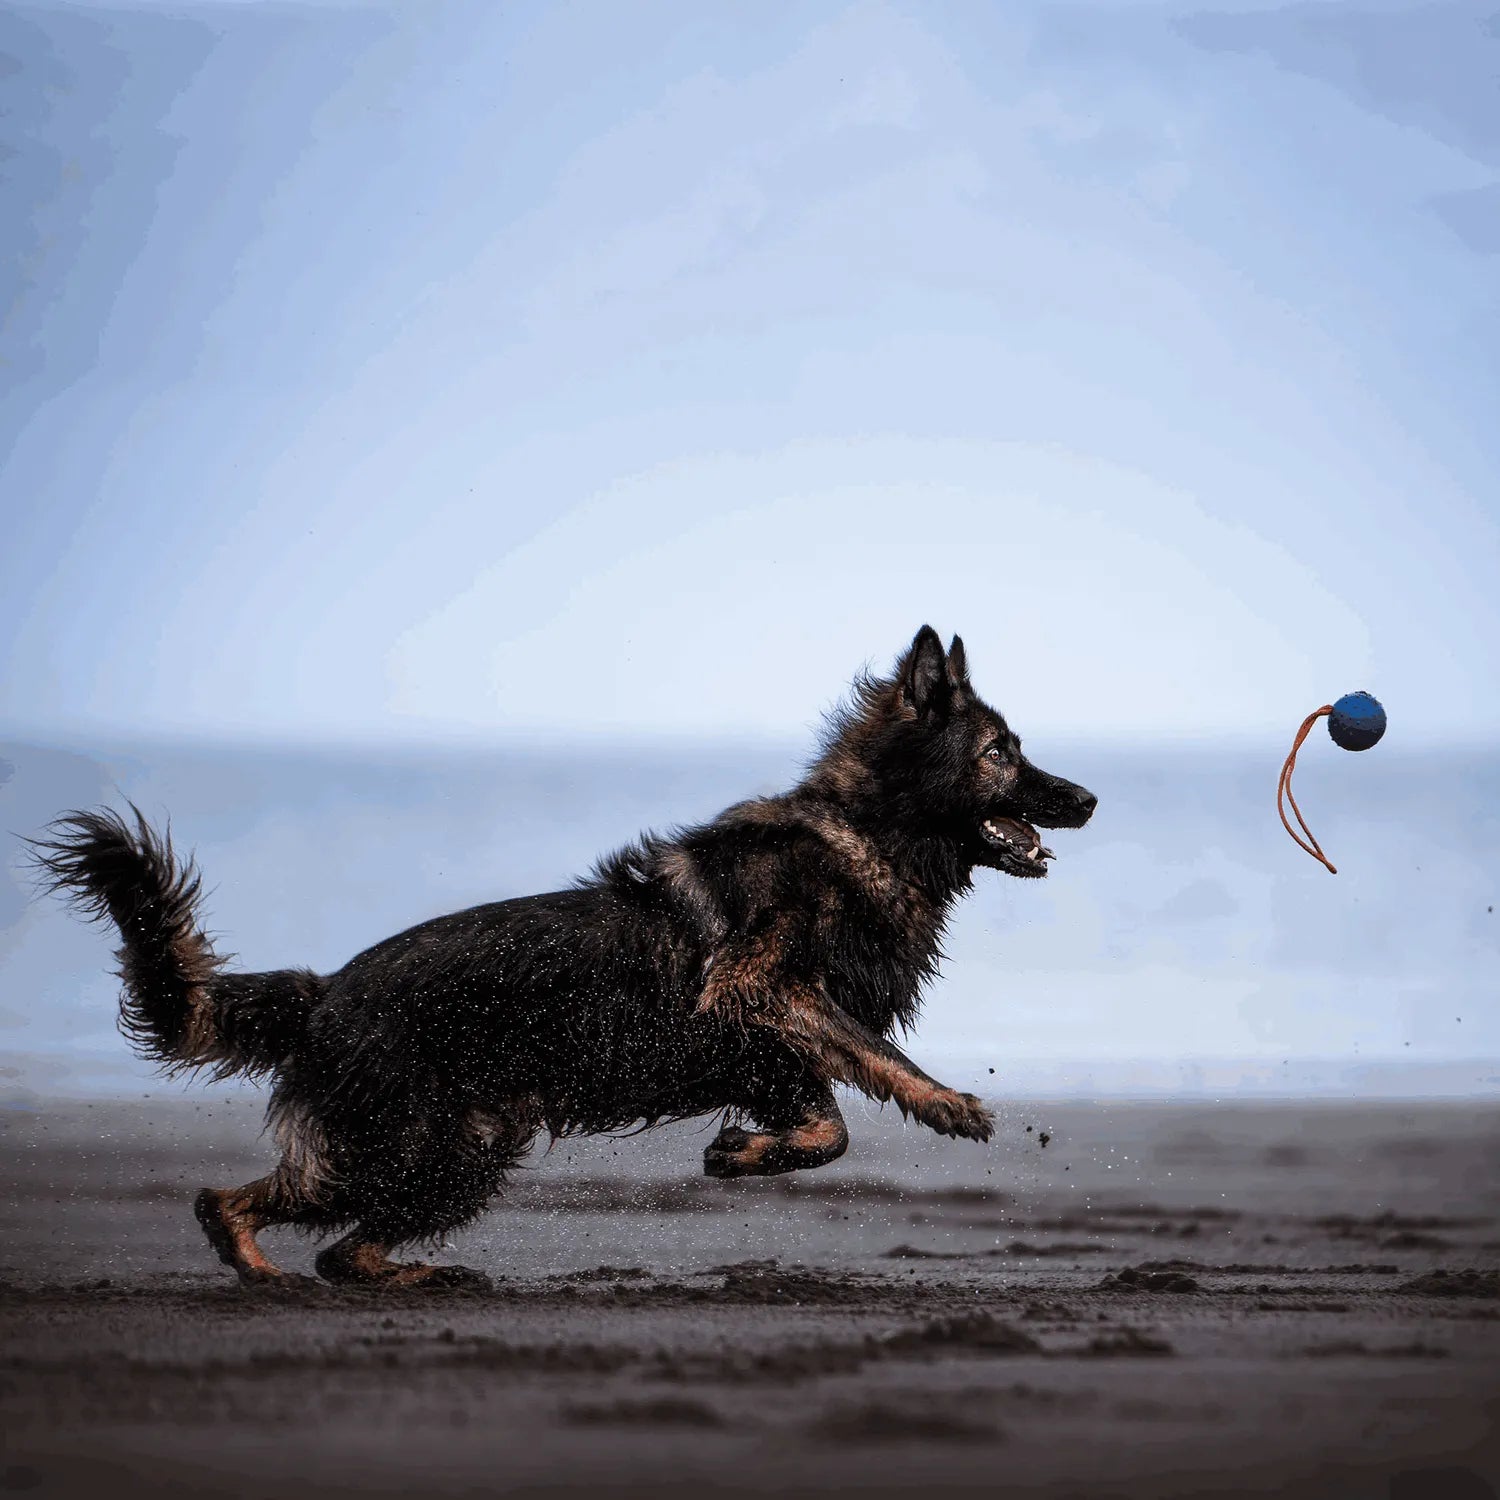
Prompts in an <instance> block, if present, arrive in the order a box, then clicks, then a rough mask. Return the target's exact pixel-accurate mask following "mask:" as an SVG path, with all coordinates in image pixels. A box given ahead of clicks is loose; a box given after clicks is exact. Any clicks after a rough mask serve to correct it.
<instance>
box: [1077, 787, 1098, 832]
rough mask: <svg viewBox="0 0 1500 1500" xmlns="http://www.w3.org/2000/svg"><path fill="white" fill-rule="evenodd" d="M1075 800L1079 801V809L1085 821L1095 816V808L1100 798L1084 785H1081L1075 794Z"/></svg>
mask: <svg viewBox="0 0 1500 1500" xmlns="http://www.w3.org/2000/svg"><path fill="white" fill-rule="evenodd" d="M1074 800H1075V801H1076V802H1077V803H1078V811H1079V814H1080V815H1081V816H1082V818H1083V821H1084V822H1085V823H1087V822H1088V820H1089V819H1090V818H1092V817H1093V816H1094V809H1095V808H1096V807H1098V805H1099V799H1098V798H1097V797H1096V796H1095V795H1094V794H1093V793H1092V792H1089V791H1085V790H1084V789H1083V787H1079V788H1078V791H1077V792H1076V793H1075V794H1074Z"/></svg>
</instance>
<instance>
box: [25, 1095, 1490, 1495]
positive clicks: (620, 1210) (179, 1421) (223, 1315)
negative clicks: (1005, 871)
mask: <svg viewBox="0 0 1500 1500" xmlns="http://www.w3.org/2000/svg"><path fill="white" fill-rule="evenodd" d="M849 1113H850V1116H851V1118H850V1124H851V1129H852V1131H853V1133H854V1135H855V1145H854V1147H853V1148H852V1149H851V1152H850V1154H849V1156H848V1157H847V1158H846V1159H845V1160H844V1161H842V1162H840V1163H838V1164H837V1165H836V1166H834V1167H832V1168H829V1169H825V1170H824V1171H823V1172H820V1173H814V1174H808V1175H806V1176H802V1177H797V1178H787V1179H779V1180H777V1181H774V1182H762V1183H750V1184H743V1183H742V1184H726V1183H718V1182H710V1181H708V1180H706V1179H703V1178H702V1177H701V1176H699V1175H698V1156H699V1153H701V1150H702V1147H703V1144H704V1142H705V1140H706V1139H707V1136H706V1135H705V1134H704V1133H702V1132H701V1131H698V1130H694V1129H677V1130H673V1131H668V1132H658V1133H655V1134H653V1135H650V1136H646V1137H641V1138H638V1139H634V1140H626V1141H619V1142H609V1141H589V1142H580V1143H563V1144H560V1145H559V1146H557V1147H556V1148H554V1150H553V1151H552V1152H551V1153H550V1155H547V1156H545V1157H539V1158H537V1159H536V1161H535V1164H534V1167H532V1168H528V1169H527V1170H525V1171H524V1172H523V1173H522V1174H521V1176H520V1179H519V1181H518V1183H517V1186H516V1188H515V1190H514V1191H513V1193H512V1194H511V1196H510V1198H509V1200H508V1202H507V1203H506V1204H505V1205H503V1206H501V1207H500V1208H498V1209H497V1210H496V1211H495V1212H494V1213H492V1214H491V1215H490V1216H489V1217H488V1218H487V1219H486V1220H485V1221H484V1222H483V1223H482V1224H481V1225H479V1226H478V1227H477V1228H476V1229H475V1230H473V1231H472V1232H470V1233H469V1234H467V1235H465V1236H462V1237H461V1238H460V1239H459V1241H458V1242H457V1243H456V1244H455V1245H454V1246H453V1247H451V1248H447V1249H444V1250H443V1251H442V1252H440V1255H439V1257H438V1258H440V1259H443V1260H450V1261H458V1262H462V1263H466V1264H470V1265H477V1266H479V1267H481V1268H483V1269H484V1270H486V1271H487V1272H489V1273H490V1274H491V1275H492V1276H494V1277H495V1279H496V1290H495V1291H494V1292H493V1293H492V1294H483V1295H477V1294H458V1293H451V1292H450V1293H443V1292H431V1293H420V1292H405V1293H388V1294H372V1293H356V1292H348V1291H335V1290H333V1289H325V1288H321V1287H319V1288H314V1289H311V1290H301V1289H299V1290H292V1291H287V1292H277V1291H273V1290H255V1291H242V1290H241V1289H239V1288H238V1287H236V1286H235V1285H234V1284H233V1283H232V1282H226V1279H225V1275H224V1274H223V1273H221V1272H220V1270H219V1268H218V1267H217V1266H216V1264H215V1263H214V1262H213V1261H212V1259H211V1257H210V1256H209V1253H208V1251H207V1249H206V1247H205V1246H204V1244H203V1242H202V1240H201V1239H200V1237H199V1235H198V1232H197V1230H196V1228H195V1227H194V1225H193V1224H192V1219H191V1213H190V1211H189V1207H188V1201H189V1198H190V1196H191V1192H192V1190H194V1189H195V1188H197V1187H198V1186H200V1185H202V1184H204V1183H214V1184H224V1183H229V1182H237V1181H240V1180H243V1179H245V1178H247V1177H249V1176H252V1175H255V1174H256V1173H258V1172H259V1171H260V1170H263V1163H264V1161H265V1152H264V1148H263V1146H262V1144H261V1143H260V1142H259V1141H258V1140H257V1138H256V1128H257V1106H256V1104H255V1103H254V1102H253V1101H251V1100H248V1099H243V1098H240V1099H231V1100H224V1099H218V1100H214V1101H210V1102H204V1101H203V1099H202V1096H198V1097H197V1099H196V1100H195V1099H194V1098H193V1097H192V1096H189V1098H188V1099H186V1100H185V1099H183V1098H181V1097H176V1098H168V1099H162V1098H154V1099H150V1100H138V1101H134V1102H132V1103H130V1104H128V1105H120V1104H112V1105H97V1106H94V1107H92V1108H89V1107H85V1106H83V1105H79V1104H66V1105H64V1104H57V1105H50V1106H48V1105H41V1106H36V1107H34V1108H12V1109H8V1110H4V1111H3V1112H0V1121H3V1127H4V1133H3V1137H0V1276H3V1290H0V1351H3V1377H0V1492H8V1491H15V1492H17V1493H25V1494H30V1495H35V1496H38V1497H50V1496H56V1495H73V1494H91V1495H101V1494H109V1495H111V1496H135V1495H200V1494H202V1495H208V1494H213V1495H218V1496H242V1495H243V1496H266V1495H271V1494H275V1493H285V1494H294V1495H313V1496H322V1495H336V1494H340V1495H341V1494H350V1495H353V1494H370V1493H374V1494H412V1495H449V1494H464V1493H501V1492H518V1491H519V1492H525V1491H540V1490H550V1491H553V1492H573V1493H580V1492H585V1491H590V1492H592V1491H598V1490H608V1491H612V1492H615V1493H636V1494H643V1495H644V1494H651V1495H657V1496H661V1495H675V1494H682V1495H687V1494H695V1495H696V1494H701V1493H704V1492H707V1491H715V1492H722V1493H735V1492H747V1493H748V1492H755V1491H765V1490H773V1491H777V1492H780V1493H781V1494H783V1495H802V1494H807V1495H812V1494H826V1493H828V1492H829V1491H830V1490H835V1489H859V1490H861V1491H863V1492H865V1493H868V1494H896V1493H917V1492H919V1491H921V1492H926V1491H930V1490H934V1489H937V1488H939V1487H941V1488H942V1489H943V1490H944V1491H946V1492H949V1493H952V1492H955V1491H957V1492H967V1491H973V1492H976V1493H978V1492H981V1491H982V1492H984V1493H987V1494H991V1495H994V1494H1010V1493H1018V1494H1042V1495H1052V1496H1075V1497H1079V1500H1084V1497H1096V1496H1098V1497H1107V1496H1125V1495H1129V1496H1152V1497H1157V1496H1160V1497H1164V1500H1168V1497H1176V1496H1185V1495H1198V1494H1237V1495H1238V1494H1265V1495H1308V1496H1313V1495H1316V1496H1319V1497H1339V1500H1342V1497H1346V1496H1347V1497H1364V1496H1369V1497H1371V1500H1377V1497H1378V1500H1387V1497H1393V1500H1419V1497H1420V1500H1429V1497H1430V1500H1468V1497H1479V1496H1485V1495H1494V1494H1495V1493H1497V1479H1500V1269H1497V1268H1500V1109H1497V1108H1496V1107H1495V1106H1493V1105H1489V1104H1486V1105H1483V1106H1474V1105H1471V1106H1463V1107H1459V1106H1452V1107H1447V1106H1432V1105H1412V1106H1406V1105H1386V1106H1371V1105H1358V1106H1356V1105H1339V1106H1332V1105H1330V1106H1309V1105H1293V1104H1286V1105H1276V1104H1269V1105H1266V1104H1258V1105H1222V1106H1210V1105H1192V1106H1186V1105H1183V1106H1165V1105H1152V1106H1148V1105H1105V1104H1091V1103H1058V1104H1051V1105H1025V1106H1014V1107H1012V1108H1010V1109H1009V1110H1008V1111H1007V1113H1006V1115H1005V1118H1004V1121H1003V1127H1002V1131H1001V1135H1000V1138H999V1139H998V1141H997V1142H996V1143H995V1144H994V1145H993V1146H991V1147H990V1148H987V1149H985V1148H980V1147H976V1146H973V1145H969V1144H966V1143H950V1142H940V1141H937V1140H935V1139H934V1138H933V1137H931V1136H929V1135H927V1134H925V1133H924V1132H921V1131H918V1130H916V1129H912V1128H904V1127H902V1126H900V1124H899V1122H898V1121H896V1120H894V1119H893V1118H892V1117H891V1116H889V1115H886V1116H880V1115H877V1114H875V1113H874V1112H873V1111H871V1110H868V1109H865V1108H864V1107H863V1106H861V1105H860V1104H858V1103H853V1104H851V1107H850V1111H849ZM1028 1125H1029V1126H1030V1127H1031V1129H1030V1130H1029V1131H1028V1130H1027V1128H1026V1127H1027V1126H1028ZM1044 1130H1045V1131H1047V1132H1048V1135H1049V1139H1048V1144H1047V1146H1046V1147H1043V1146H1042V1145H1041V1144H1040V1138H1041V1134H1042V1132H1043V1131H1044ZM268 1243H269V1244H270V1246H271V1248H272V1251H273V1254H275V1255H277V1256H278V1257H279V1258H280V1259H281V1260H282V1261H283V1263H284V1264H285V1265H286V1266H287V1267H288V1268H290V1269H296V1270H302V1271H306V1270H308V1269H309V1267H310V1260H311V1253H312V1246H311V1245H309V1244H308V1243H305V1242H302V1241H299V1240H297V1239H296V1238H295V1237H293V1236H282V1237H280V1238H278V1237H276V1236H268Z"/></svg>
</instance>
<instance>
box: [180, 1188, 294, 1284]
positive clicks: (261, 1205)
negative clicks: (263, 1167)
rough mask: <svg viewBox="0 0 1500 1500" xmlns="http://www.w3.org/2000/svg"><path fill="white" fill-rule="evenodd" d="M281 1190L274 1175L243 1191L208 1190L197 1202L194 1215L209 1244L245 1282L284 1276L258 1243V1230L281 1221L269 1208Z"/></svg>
mask: <svg viewBox="0 0 1500 1500" xmlns="http://www.w3.org/2000/svg"><path fill="white" fill-rule="evenodd" d="M279 1191H280V1184H279V1182H278V1181H277V1176H276V1173H274V1172H273V1173H271V1174H270V1176H268V1177H262V1178H260V1179H259V1181H257V1182H251V1183H247V1184H246V1185H245V1186H244V1187H242V1188H204V1189H203V1191H202V1192H201V1193H199V1194H198V1196H197V1198H196V1199H195V1200H194V1203H193V1212H194V1213H195V1214H196V1215H197V1216H198V1223H199V1224H200V1225H202V1227H203V1232H204V1234H205V1235H207V1236H208V1242H209V1244H210V1245H212V1246H213V1248H214V1250H215V1251H216V1252H217V1254H218V1257H219V1259H220V1260H222V1261H223V1262H224V1264H225V1265H226V1266H233V1267H234V1269H235V1271H236V1272H238V1273H239V1277H240V1279H241V1280H242V1281H253V1280H255V1279H256V1278H258V1277H263V1276H280V1275H281V1274H282V1272H281V1269H280V1268H279V1267H278V1266H276V1265H274V1264H273V1263H272V1262H271V1260H270V1259H269V1258H268V1257H267V1256H266V1253H265V1252H264V1251H263V1250H262V1249H261V1248H260V1246H259V1245H258V1244H256V1242H255V1235H256V1232H257V1231H258V1230H260V1229H263V1228H264V1227H265V1226H266V1225H267V1224H269V1223H275V1222H277V1216H276V1214H275V1213H274V1212H272V1211H268V1209H269V1206H270V1205H271V1204H272V1203H274V1202H275V1201H276V1199H277V1198H278V1196H279Z"/></svg>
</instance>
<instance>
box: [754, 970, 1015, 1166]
mask: <svg viewBox="0 0 1500 1500" xmlns="http://www.w3.org/2000/svg"><path fill="white" fill-rule="evenodd" d="M740 1015H741V1016H742V1018H743V1020H744V1022H745V1023H746V1024H748V1025H751V1026H765V1027H768V1028H770V1029H771V1030H773V1031H775V1032H776V1033H777V1035H778V1036H780V1037H781V1038H782V1040H783V1041H785V1042H786V1043H787V1045H788V1046H790V1047H792V1048H793V1049H795V1050H796V1051H797V1052H799V1053H801V1054H802V1055H803V1056H805V1057H807V1058H809V1059H810V1060H811V1061H812V1063H813V1065H814V1066H815V1067H816V1069H817V1071H818V1073H819V1076H821V1077H822V1078H824V1079H826V1080H828V1081H829V1082H839V1083H847V1084H852V1085H853V1087H855V1088H857V1089H858V1090H859V1091H860V1092H861V1093H863V1094H867V1095H869V1097H870V1098H872V1099H879V1100H881V1101H882V1102H883V1101H885V1100H887V1099H890V1100H893V1101H894V1103H895V1105H896V1108H897V1109H899V1110H900V1111H901V1113H902V1114H903V1115H909V1116H910V1117H911V1118H912V1119H914V1120H918V1121H920V1122H921V1123H922V1124H923V1125H926V1126H927V1127H928V1129H929V1130H935V1131H937V1133H938V1134H939V1135H951V1136H963V1137H965V1138H967V1139H968V1140H971V1141H987V1140H989V1138H990V1137H991V1136H992V1135H993V1134H994V1131H995V1117H994V1116H993V1115H992V1114H991V1113H990V1111H989V1110H988V1109H987V1108H986V1107H985V1105H984V1103H983V1102H982V1101H981V1100H979V1099H978V1098H976V1097H975V1096H974V1095H973V1094H961V1093H959V1092H958V1091H957V1090H956V1089H950V1088H945V1087H944V1086H943V1085H942V1084H940V1083H938V1082H937V1080H936V1079H934V1078H929V1077H928V1075H927V1074H926V1073H924V1072H923V1071H922V1070H921V1069H920V1068H919V1067H918V1066H917V1065H916V1064H915V1063H914V1062H913V1061H912V1060H911V1059H910V1058H909V1057H907V1056H905V1055H904V1054H903V1053H902V1052H901V1051H900V1049H899V1048H897V1047H894V1046H892V1045H891V1043H890V1042H888V1041H886V1040H885V1038H884V1037H881V1036H877V1035H876V1034H875V1033H874V1032H873V1031H871V1030H870V1029H869V1028H868V1027H866V1026H862V1025H861V1024H860V1023H859V1022H858V1021H856V1020H855V1019H854V1017H853V1016H851V1015H850V1014H849V1013H848V1012H847V1011H846V1010H844V1009H843V1008H842V1007H841V1006H839V1005H837V1004H835V1003H834V1002H833V1001H832V1000H831V999H829V997H828V995H827V993H826V992H825V991H824V990H823V988H822V986H821V985H818V984H812V983H807V982H803V981H795V980H789V981H783V982H780V983H777V984H775V985H773V986H770V987H768V989H767V990H766V991H765V992H763V993H762V995H761V996H759V997H758V1003H754V1004H751V1005H748V1006H746V1007H744V1008H743V1009H742V1010H741V1011H740Z"/></svg>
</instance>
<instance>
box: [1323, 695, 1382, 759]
mask: <svg viewBox="0 0 1500 1500" xmlns="http://www.w3.org/2000/svg"><path fill="white" fill-rule="evenodd" d="M1328 733H1329V734H1330V735H1331V736H1332V737H1333V742H1334V744H1335V745H1338V746H1340V747H1342V748H1343V749H1345V750H1368V749H1369V748H1370V746H1371V745H1373V744H1375V743H1376V742H1377V741H1378V740H1379V739H1380V736H1381V735H1383V734H1384V733H1385V710H1384V709H1383V708H1382V707H1381V706H1380V704H1379V702H1378V701H1377V700H1376V699H1374V698H1372V697H1371V696H1370V695H1369V694H1368V693H1345V694H1344V696H1343V697H1342V698H1340V699H1339V701H1338V702H1337V703H1335V704H1334V705H1333V712H1332V713H1331V714H1329V716H1328Z"/></svg>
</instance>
